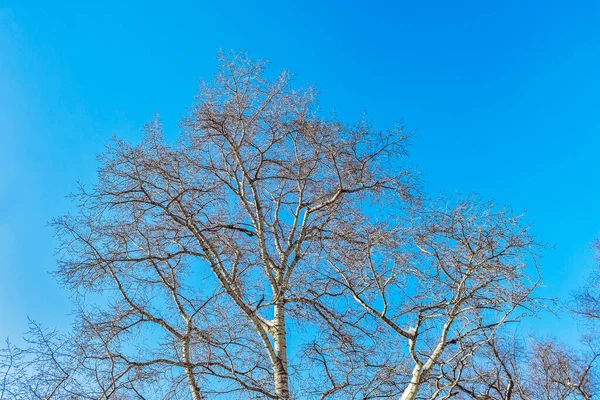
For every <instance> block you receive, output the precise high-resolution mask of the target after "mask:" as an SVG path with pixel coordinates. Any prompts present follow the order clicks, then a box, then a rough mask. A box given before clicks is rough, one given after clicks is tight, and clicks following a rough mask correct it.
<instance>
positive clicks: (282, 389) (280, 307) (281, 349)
mask: <svg viewBox="0 0 600 400" xmlns="http://www.w3.org/2000/svg"><path fill="white" fill-rule="evenodd" d="M273 319H274V325H273V342H274V344H275V353H276V354H277V360H276V361H275V365H274V368H273V370H274V373H275V393H276V394H277V396H278V397H279V399H281V400H288V399H289V398H290V388H289V376H288V360H287V335H286V328H285V309H284V302H283V300H279V301H277V302H276V303H275V307H274V318H273Z"/></svg>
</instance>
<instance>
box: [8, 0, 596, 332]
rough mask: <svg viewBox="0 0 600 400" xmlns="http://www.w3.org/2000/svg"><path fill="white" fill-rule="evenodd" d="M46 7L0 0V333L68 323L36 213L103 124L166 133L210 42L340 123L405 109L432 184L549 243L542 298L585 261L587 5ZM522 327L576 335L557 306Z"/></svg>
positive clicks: (103, 134) (72, 172)
mask: <svg viewBox="0 0 600 400" xmlns="http://www.w3.org/2000/svg"><path fill="white" fill-rule="evenodd" d="M49 3H50V2H48V1H38V2H36V1H27V0H19V1H11V0H8V1H6V2H2V0H0V338H4V337H6V336H9V335H10V336H11V337H13V338H18V337H19V336H20V334H21V333H22V332H23V331H24V329H25V327H26V324H27V316H29V317H31V318H34V319H37V320H40V321H41V322H42V323H44V324H45V325H47V326H57V327H59V328H61V329H66V328H67V327H68V323H69V321H70V317H69V311H70V303H69V294H68V293H67V292H66V291H65V290H63V289H61V288H60V287H59V285H58V284H57V283H56V282H55V281H54V279H53V278H52V276H51V275H50V274H49V271H52V270H53V269H54V268H55V261H54V256H53V249H54V245H55V243H54V240H53V237H52V231H51V229H50V228H48V227H47V226H46V223H47V221H49V220H50V219H51V218H52V217H54V216H58V215H60V214H63V213H65V212H68V211H69V210H72V205H71V204H70V202H69V201H68V200H67V199H65V195H66V194H68V193H69V192H70V191H72V190H74V188H75V186H76V181H77V180H82V181H83V182H93V179H94V176H95V170H96V167H97V164H96V160H95V154H96V153H98V152H100V151H102V149H103V146H104V145H105V144H106V143H108V140H109V138H110V137H111V136H112V135H113V134H116V135H117V136H120V137H123V138H127V139H130V140H136V139H137V138H139V137H140V133H141V128H142V127H143V124H144V123H145V122H146V121H147V120H148V119H149V118H150V117H151V116H152V115H153V114H155V113H156V112H157V111H160V114H161V117H162V119H163V121H164V123H165V127H166V129H167V133H168V134H169V135H175V134H176V132H177V127H176V125H177V122H178V121H179V119H180V118H181V116H182V115H183V114H184V113H185V112H186V109H187V107H189V106H190V105H191V104H192V101H193V96H194V92H195V89H196V85H197V82H198V81H199V79H200V78H205V79H210V78H211V76H212V74H213V72H214V71H215V67H216V60H215V56H216V53H217V51H218V50H219V49H224V50H231V49H233V50H248V51H249V53H250V55H251V56H252V57H260V58H268V59H269V60H271V61H272V62H273V69H274V70H280V69H282V68H287V69H290V70H291V71H292V72H294V73H296V78H295V79H296V80H297V82H298V83H300V84H305V83H309V84H314V85H315V86H316V87H317V88H318V90H319V91H320V93H321V96H320V100H321V105H322V109H323V111H326V112H329V111H332V110H335V111H336V113H337V115H338V117H339V118H340V119H343V120H346V121H354V120H357V119H359V118H360V117H361V115H362V113H363V112H364V111H367V115H368V117H370V118H371V119H373V120H374V123H375V125H376V126H377V127H385V126H389V125H392V124H393V123H394V122H395V121H398V120H400V119H402V120H403V122H404V125H405V126H406V127H407V129H409V130H414V131H416V132H417V137H416V138H415V139H414V141H413V144H412V146H411V153H412V160H413V161H414V162H415V163H416V164H418V165H419V167H420V169H421V171H422V172H423V173H424V175H425V180H426V188H427V190H428V191H429V192H430V193H432V194H436V193H439V192H440V191H442V190H443V191H444V193H446V194H453V193H455V192H460V193H463V194H469V193H472V192H477V193H478V194H480V195H481V197H483V198H485V199H493V200H494V201H495V202H496V203H497V204H507V205H510V206H511V207H513V209H514V210H515V211H519V212H520V211H521V210H525V209H526V210H527V220H528V221H531V222H533V223H534V228H533V229H534V232H535V233H536V234H537V235H538V238H539V239H540V240H543V241H547V242H548V243H549V244H551V245H553V246H554V248H553V249H552V250H549V251H547V252H546V253H545V257H544V259H543V260H542V273H543V275H544V282H545V285H546V287H545V288H544V289H543V290H541V291H540V294H542V295H544V296H555V297H562V298H566V297H567V296H568V294H569V293H570V292H571V291H572V290H574V289H575V288H576V287H577V286H578V285H580V284H581V282H582V280H583V279H584V277H585V276H586V275H587V274H588V273H589V271H590V269H591V267H592V266H593V257H592V251H591V247H590V246H591V243H592V241H593V239H594V238H597V237H600V207H599V206H600V182H599V181H600V180H599V173H600V157H599V155H598V153H599V150H600V109H599V106H600V3H599V2H598V1H596V0H590V1H585V0H581V1H577V2H574V1H562V2H558V1H548V0H547V1H541V0H539V1H524V0H518V1H502V2H487V1H483V2H482V1H470V2H464V1H453V2H448V1H439V2H433V1H422V2H418V1H400V2H392V1H390V2H387V3H386V2H376V1H361V2H358V1H344V2H327V5H324V4H323V3H325V2H321V1H302V2H300V1H298V2H283V1H277V2H275V1H274V2H260V1H253V2H239V1H219V2H200V1H198V2H179V4H177V5H174V4H173V3H175V2H164V1H163V2H153V1H144V2H141V1H140V2H132V1H131V2H130V1H127V2H123V1H114V2H113V1H98V2H92V1H89V2H88V1H77V2H75V1H72V2H71V1H56V2H54V3H55V4H54V5H52V6H51V5H49ZM124 3H127V5H124ZM217 3H219V5H216V4H217ZM167 4H168V5H167ZM534 325H535V326H536V327H537V328H536V329H539V330H540V331H541V332H545V333H551V334H556V335H559V336H562V337H564V338H571V337H573V335H574V334H575V333H574V330H573V329H571V328H570V327H569V323H568V320H566V319H564V318H563V319H562V320H559V319H557V318H553V317H547V318H545V319H544V321H542V322H538V323H534Z"/></svg>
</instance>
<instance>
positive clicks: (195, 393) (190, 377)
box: [181, 325, 204, 400]
mask: <svg viewBox="0 0 600 400" xmlns="http://www.w3.org/2000/svg"><path fill="white" fill-rule="evenodd" d="M189 333H190V325H188V336H187V337H186V338H185V339H184V340H183V345H182V346H181V355H182V358H183V362H184V363H186V365H189V364H190V361H191V360H190V338H189ZM184 370H185V377H186V378H187V381H188V385H189V387H190V393H191V394H192V399H193V400H204V397H203V396H202V394H201V393H200V388H199V387H198V383H196V377H195V376H194V369H193V368H192V367H190V366H186V367H184Z"/></svg>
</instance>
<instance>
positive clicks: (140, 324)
mask: <svg viewBox="0 0 600 400" xmlns="http://www.w3.org/2000/svg"><path fill="white" fill-rule="evenodd" d="M265 66H266V64H265V63H263V62H253V61H251V60H249V59H248V58H247V57H246V56H245V55H243V54H242V55H232V56H224V57H221V59H220V71H219V72H218V74H217V75H216V77H215V79H214V81H212V82H211V83H202V84H201V87H200V89H199V91H198V95H197V98H196V103H195V104H194V106H193V107H192V110H191V112H190V115H189V116H188V117H186V118H185V120H184V121H183V123H182V129H183V132H182V133H181V135H180V136H179V138H178V139H177V140H176V141H174V142H169V141H167V140H165V139H164V137H163V134H162V126H161V124H160V122H159V121H158V120H154V121H152V122H151V123H149V124H148V126H147V127H146V131H145V135H144V137H143V139H142V141H141V143H139V144H137V145H132V144H129V143H127V142H124V141H121V140H115V141H113V143H112V144H111V145H110V146H109V147H108V149H107V151H106V152H105V153H104V154H102V155H100V156H99V162H100V169H99V174H98V182H97V183H96V184H94V185H92V186H91V187H90V188H88V187H87V186H82V187H81V189H80V190H79V191H78V192H77V193H75V194H74V195H73V199H74V201H75V202H76V204H77V207H78V209H77V211H76V212H74V213H72V214H69V215H65V216H63V217H60V218H57V219H56V220H55V221H54V222H53V226H54V227H55V229H56V232H57V236H58V238H59V241H60V248H59V253H58V254H59V266H58V271H57V275H58V277H59V278H60V280H61V281H62V282H63V283H64V284H65V285H66V286H67V287H69V288H70V289H71V290H72V291H73V293H74V294H75V295H76V298H77V299H78V302H79V307H78V311H77V315H78V321H79V322H80V323H79V324H78V325H79V328H78V329H79V332H78V335H77V337H78V338H81V340H82V341H84V342H85V343H80V347H81V348H82V349H86V347H85V345H84V344H88V343H89V344H90V347H89V348H93V349H94V351H93V352H92V354H89V352H86V354H85V356H84V358H85V359H86V360H88V363H84V364H85V365H87V367H88V368H91V369H92V370H94V371H95V373H96V374H97V375H98V376H99V377H100V378H98V379H99V380H101V381H102V385H103V387H107V385H108V387H112V388H115V387H117V386H118V382H120V381H121V380H123V379H125V378H126V377H127V376H129V375H131V374H134V375H135V376H154V377H155V378H154V379H153V380H152V379H150V380H146V381H144V382H143V384H142V383H140V389H136V390H138V392H139V393H140V396H143V397H144V398H152V397H155V396H157V395H158V393H165V394H164V396H165V397H163V398H176V396H181V397H182V398H185V397H186V394H184V393H187V396H190V397H191V398H193V399H194V400H199V399H202V398H207V397H214V396H218V395H225V396H233V395H237V396H239V397H241V398H254V397H256V398H273V399H290V398H292V391H293V389H294V382H291V381H290V371H291V370H292V368H293V367H294V362H295V360H294V359H291V358H290V351H289V348H288V344H289V341H290V330H289V326H290V324H294V323H300V322H302V321H307V320H310V319H311V318H310V317H309V318H306V315H307V311H306V304H307V302H306V301H305V300H306V299H307V297H310V296H312V294H310V293H312V292H310V291H308V290H307V288H311V287H312V286H313V281H312V274H313V272H314V271H317V270H318V269H319V268H320V266H322V265H323V264H324V263H323V261H322V258H321V255H320V254H321V252H322V249H323V248H324V247H326V244H325V242H326V241H327V240H329V236H330V235H331V234H330V231H331V229H332V227H333V226H334V225H335V223H336V221H338V220H340V219H344V218H346V217H347V216H348V215H356V214H362V213H364V212H365V211H364V209H363V208H362V207H361V204H363V203H364V202H366V201H368V199H370V198H380V197H381V196H383V195H384V192H385V193H389V194H390V196H392V197H394V198H408V197H410V195H411V190H412V189H411V185H412V183H411V176H410V174H408V173H407V172H406V169H405V168H403V167H402V163H403V159H404V156H405V150H404V147H405V142H406V138H407V135H406V134H404V133H403V131H402V129H401V128H394V129H390V130H387V131H384V132H380V131H376V130H374V129H373V128H372V127H371V126H369V124H367V123H366V122H359V123H357V124H356V125H347V124H344V123H341V122H338V121H336V120H335V119H332V118H323V117H320V116H319V115H318V113H317V105H316V102H315V96H314V94H313V92H312V91H311V90H310V89H305V90H296V89H294V88H293V87H292V86H291V85H290V75H289V74H288V73H286V72H284V73H282V74H281V75H279V76H278V77H276V78H274V79H272V80H269V79H267V78H266V77H265V71H264V70H265ZM312 289H313V290H317V288H315V287H312ZM317 291H318V290H317ZM295 340H296V341H298V343H300V342H301V341H302V337H300V336H297V337H296V338H295ZM92 345H93V346H92ZM92 361H93V362H94V363H96V364H97V365H98V368H96V367H94V366H92V365H91V364H90V362H92ZM100 366H102V367H100ZM115 371H119V372H118V374H117V375H115V373H116V372H115ZM111 385H112V386H111ZM118 387H121V388H124V387H123V386H118ZM183 388H185V390H183ZM115 390H116V389H115ZM123 390H126V389H122V391H123ZM113 392H114V391H113ZM129 392H131V390H129ZM143 393H146V394H143ZM95 395H96V394H94V396H95ZM99 397H100V398H112V397H111V394H109V392H107V391H106V390H104V391H103V392H101V393H100V395H99Z"/></svg>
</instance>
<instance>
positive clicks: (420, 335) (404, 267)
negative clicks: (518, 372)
mask: <svg viewBox="0 0 600 400" xmlns="http://www.w3.org/2000/svg"><path fill="white" fill-rule="evenodd" d="M338 233H339V235H338V236H339V238H340V239H339V240H340V241H339V246H338V248H336V249H334V251H332V252H331V253H330V258H329V262H330V264H331V267H332V271H334V272H333V273H332V274H331V275H330V276H329V277H328V278H329V279H331V280H332V281H334V282H336V283H337V284H338V286H339V287H340V288H341V290H344V291H346V292H347V293H348V294H349V295H350V296H351V297H352V298H353V299H354V301H355V307H357V309H356V312H357V313H358V314H359V315H361V317H360V318H357V319H356V321H359V322H357V323H355V325H354V326H356V327H360V329H362V330H371V331H372V333H371V335H373V337H377V339H378V342H377V344H376V345H377V346H379V347H380V346H381V343H383V342H384V341H385V343H386V344H387V346H389V347H385V349H384V350H383V351H384V352H385V353H386V364H387V366H388V368H389V365H390V363H393V364H392V365H393V366H394V367H395V372H396V375H397V377H398V381H397V383H396V387H397V388H398V389H397V390H398V397H400V398H401V399H402V400H413V399H416V398H430V399H442V398H449V397H452V396H454V389H455V388H456V386H457V384H458V383H459V382H461V380H462V368H463V366H464V365H465V364H466V363H467V360H468V359H469V358H471V357H473V356H474V355H475V354H477V352H478V351H480V348H481V347H482V346H485V344H486V343H488V342H490V341H492V340H493V339H494V337H495V334H496V332H497V331H498V329H499V328H500V327H501V326H502V325H504V324H506V323H508V322H510V321H516V320H519V319H520V318H522V317H523V316H525V315H530V314H532V313H534V312H535V310H536V308H537V305H536V301H535V299H534V298H533V296H532V291H533V289H534V288H535V286H536V284H537V280H535V281H534V280H531V278H530V275H529V274H528V272H527V271H526V269H527V268H531V269H532V270H533V272H534V273H535V270H536V268H535V258H536V254H537V251H538V250H539V245H538V244H537V243H536V242H535V241H534V239H533V238H532V236H531V235H530V234H529V233H528V228H527V227H526V226H523V225H522V224H521V222H520V217H515V216H512V215H511V214H510V212H509V211H508V210H506V209H500V210H496V209H495V208H494V207H493V205H491V204H487V203H479V202H478V201H476V200H475V199H466V200H464V201H458V202H447V201H442V202H435V203H434V204H433V205H431V206H430V207H424V206H422V205H419V206H418V207H417V208H416V209H414V210H412V211H411V212H410V213H409V214H408V216H405V217H403V218H393V219H392V218H389V219H388V221H385V222H382V223H376V224H369V223H368V222H367V221H363V222H362V223H354V224H349V225H346V226H345V227H343V228H340V229H339V231H338ZM534 276H535V275H534ZM373 325H376V326H377V325H380V326H382V327H383V329H382V328H378V329H379V330H375V329H374V328H373ZM382 336H383V338H385V337H387V339H385V340H384V339H383V338H382ZM386 387H387V386H386ZM386 390H389V389H386Z"/></svg>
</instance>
